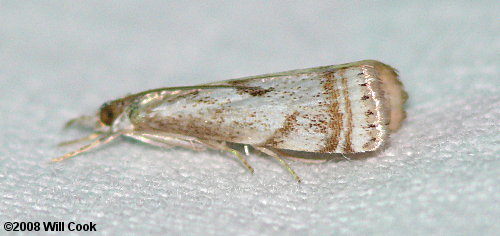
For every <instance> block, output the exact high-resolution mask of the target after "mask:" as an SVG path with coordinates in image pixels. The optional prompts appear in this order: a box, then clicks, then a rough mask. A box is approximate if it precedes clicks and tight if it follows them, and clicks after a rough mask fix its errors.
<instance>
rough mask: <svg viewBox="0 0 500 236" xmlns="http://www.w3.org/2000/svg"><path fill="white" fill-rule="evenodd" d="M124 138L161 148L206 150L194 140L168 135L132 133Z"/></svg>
mask: <svg viewBox="0 0 500 236" xmlns="http://www.w3.org/2000/svg"><path fill="white" fill-rule="evenodd" d="M126 136H128V137H131V138H134V139H137V140H139V141H141V142H145V143H148V144H151V145H155V146H159V147H163V148H172V147H183V148H187V149H191V150H193V151H204V150H206V149H207V146H206V145H205V144H203V143H200V142H199V141H198V140H197V139H196V138H191V137H175V136H172V134H168V133H159V132H158V133H157V132H142V131H134V132H131V133H128V134H126Z"/></svg>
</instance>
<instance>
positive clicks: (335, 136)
mask: <svg viewBox="0 0 500 236" xmlns="http://www.w3.org/2000/svg"><path fill="white" fill-rule="evenodd" d="M377 76H378V75H377V71H376V69H375V67H374V66H373V65H369V64H367V63H364V64H363V63H358V64H356V63H354V64H346V65H341V66H329V67H319V68H313V69H306V70H296V71H291V72H282V73H275V74H269V75H263V76H254V77H248V78H243V79H238V80H228V81H223V82H217V83H210V84H205V85H200V86H194V87H184V88H187V89H186V90H182V91H183V92H182V93H178V95H175V94H174V93H173V92H169V94H170V95H169V96H167V97H162V96H156V97H154V96H152V98H151V99H145V102H144V103H142V104H140V106H139V107H138V108H137V109H136V110H137V112H136V113H135V114H133V115H132V117H131V119H132V120H134V125H135V126H136V127H137V128H139V129H143V130H159V131H162V132H169V133H178V134H183V135H187V136H192V137H198V138H203V139H212V140H221V141H230V142H236V143H244V144H251V145H254V146H268V147H273V148H278V149H289V150H296V151H307V152H327V153H352V152H363V151H371V150H375V149H377V148H378V147H379V146H381V145H382V144H383V143H384V141H385V139H386V136H387V134H388V131H387V124H388V122H389V121H388V120H389V119H388V115H387V110H388V109H387V106H386V103H387V102H386V100H385V97H384V94H383V93H382V92H379V91H380V86H381V79H380V78H378V77H377ZM211 86H213V87H211ZM224 86H227V87H224ZM221 88H224V89H221ZM165 91H166V90H165ZM169 91H170V90H169ZM153 93H161V92H158V91H154V92H153ZM173 94H174V95H173Z"/></svg>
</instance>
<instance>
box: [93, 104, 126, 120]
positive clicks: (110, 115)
mask: <svg viewBox="0 0 500 236" xmlns="http://www.w3.org/2000/svg"><path fill="white" fill-rule="evenodd" d="M124 110H125V102H124V101H123V99H118V100H114V101H111V102H106V103H104V104H102V106H101V108H100V109H99V120H100V122H101V123H102V124H103V125H105V126H111V125H112V124H113V122H114V121H115V120H116V118H118V117H119V116H120V115H121V114H122V113H123V111H124Z"/></svg>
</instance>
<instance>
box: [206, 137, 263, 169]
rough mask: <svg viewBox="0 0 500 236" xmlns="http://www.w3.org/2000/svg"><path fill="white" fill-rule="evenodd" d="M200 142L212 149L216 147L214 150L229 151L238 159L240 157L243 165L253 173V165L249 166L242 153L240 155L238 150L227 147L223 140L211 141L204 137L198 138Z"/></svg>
mask: <svg viewBox="0 0 500 236" xmlns="http://www.w3.org/2000/svg"><path fill="white" fill-rule="evenodd" d="M200 142H202V143H203V144H205V145H207V146H208V147H210V148H213V149H216V150H221V151H225V152H229V153H231V154H233V155H235V156H236V157H238V159H240V161H241V163H243V165H244V166H245V167H246V168H247V169H248V170H249V171H250V172H251V173H252V174H253V173H254V169H253V167H252V166H250V164H248V162H247V160H246V159H245V157H243V155H241V153H240V152H238V151H236V150H234V149H232V148H230V147H228V146H227V145H226V143H225V142H219V141H213V140H206V139H203V140H200Z"/></svg>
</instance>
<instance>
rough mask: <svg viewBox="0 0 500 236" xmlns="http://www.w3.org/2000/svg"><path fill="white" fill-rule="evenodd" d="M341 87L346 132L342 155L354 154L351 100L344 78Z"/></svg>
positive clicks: (343, 77)
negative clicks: (345, 115) (345, 117)
mask: <svg viewBox="0 0 500 236" xmlns="http://www.w3.org/2000/svg"><path fill="white" fill-rule="evenodd" d="M342 87H343V89H342V90H343V92H344V99H345V110H346V113H347V124H346V126H347V132H345V146H344V153H352V152H354V150H353V149H352V109H351V100H350V99H349V88H348V87H347V78H346V77H345V76H342Z"/></svg>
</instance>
